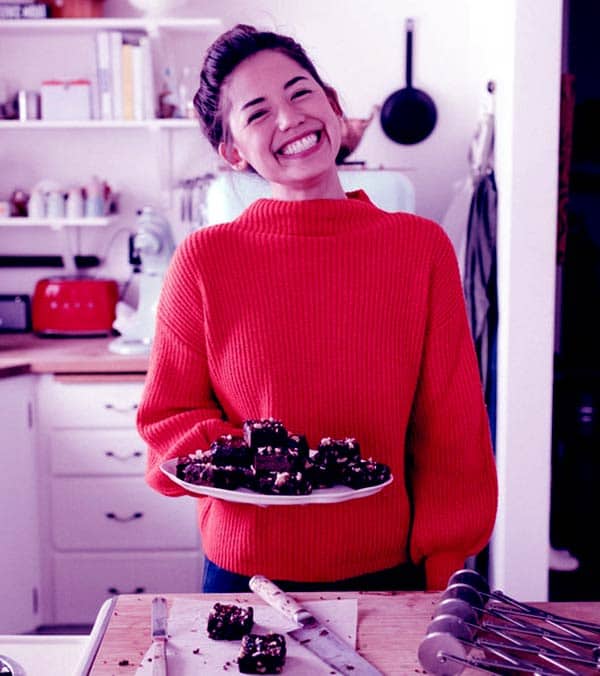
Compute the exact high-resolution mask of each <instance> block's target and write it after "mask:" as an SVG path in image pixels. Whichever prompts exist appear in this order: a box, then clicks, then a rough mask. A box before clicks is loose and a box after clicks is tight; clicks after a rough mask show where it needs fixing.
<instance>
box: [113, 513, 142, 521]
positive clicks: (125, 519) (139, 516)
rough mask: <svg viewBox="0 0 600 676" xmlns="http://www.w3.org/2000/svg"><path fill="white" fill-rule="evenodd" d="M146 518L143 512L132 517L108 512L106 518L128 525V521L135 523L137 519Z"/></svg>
mask: <svg viewBox="0 0 600 676" xmlns="http://www.w3.org/2000/svg"><path fill="white" fill-rule="evenodd" d="M143 516H144V513H143V512H134V513H133V514H131V515H130V516H119V515H118V514H115V513H114V512H107V513H106V518H107V519H113V520H114V521H119V523H127V522H128V521H135V519H141V518H142V517H143Z"/></svg>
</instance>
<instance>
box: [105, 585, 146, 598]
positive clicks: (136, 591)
mask: <svg viewBox="0 0 600 676" xmlns="http://www.w3.org/2000/svg"><path fill="white" fill-rule="evenodd" d="M106 591H107V592H108V593H109V594H113V595H115V596H116V595H118V594H143V593H144V592H145V591H146V587H136V588H135V589H133V590H132V591H129V592H121V591H119V590H118V589H117V588H116V587H109V588H108V589H107V590H106Z"/></svg>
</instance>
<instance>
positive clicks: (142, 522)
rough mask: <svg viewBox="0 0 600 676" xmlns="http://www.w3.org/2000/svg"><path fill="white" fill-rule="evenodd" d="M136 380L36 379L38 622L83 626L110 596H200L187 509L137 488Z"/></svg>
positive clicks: (141, 454)
mask: <svg viewBox="0 0 600 676" xmlns="http://www.w3.org/2000/svg"><path fill="white" fill-rule="evenodd" d="M142 378H143V376H126V375H119V374H116V375H107V376H98V375H89V376H86V375H72V376H68V375H65V376H54V375H51V374H44V375H42V376H40V378H39V381H38V385H37V396H38V406H39V420H40V433H39V437H38V438H39V452H40V456H41V460H40V464H41V467H40V471H41V473H42V476H43V482H42V483H43V485H44V490H43V491H42V494H41V498H42V508H41V519H42V524H43V527H42V530H43V537H42V556H43V576H44V584H45V588H46V589H48V590H49V594H48V595H46V601H47V606H46V608H45V610H46V615H47V619H46V622H47V623H50V624H73V623H75V624H88V623H91V622H93V620H94V617H95V614H96V613H97V611H98V609H99V608H100V606H101V604H102V602H103V601H104V600H105V599H106V598H108V597H110V596H111V595H114V594H119V593H135V592H142V591H143V592H197V591H199V589H200V584H201V572H202V552H201V546H200V541H199V535H198V529H197V524H196V510H195V507H196V501H195V500H193V499H189V498H178V499H173V498H167V497H165V496H162V495H160V494H159V493H157V492H155V491H153V490H152V489H151V488H150V487H149V486H148V485H147V484H146V482H145V480H144V469H145V464H146V446H145V443H144V442H143V440H142V439H141V438H140V437H139V436H138V435H137V432H136V428H135V418H136V411H137V406H138V402H139V399H140V396H141V392H142V387H143V380H142Z"/></svg>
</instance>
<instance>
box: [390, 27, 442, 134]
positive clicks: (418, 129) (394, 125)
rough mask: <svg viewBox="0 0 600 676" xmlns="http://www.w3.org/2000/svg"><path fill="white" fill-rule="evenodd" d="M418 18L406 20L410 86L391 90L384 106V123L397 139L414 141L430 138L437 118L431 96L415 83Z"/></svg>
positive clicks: (407, 79)
mask: <svg viewBox="0 0 600 676" xmlns="http://www.w3.org/2000/svg"><path fill="white" fill-rule="evenodd" d="M413 28H414V21H413V20H412V19H407V20H406V87H405V88H404V89H399V90H398V91H396V92H394V93H393V94H390V96H388V98H387V99H386V100H385V102H384V104H383V107H382V108H381V114H380V121H381V127H382V128H383V131H384V132H385V134H386V136H388V137H389V138H391V139H392V141H395V142H396V143H403V144H405V145H412V144H413V143H419V142H420V141H422V140H423V139H426V138H427V137H428V136H429V134H431V132H432V131H433V128H434V127H435V123H436V121H437V110H436V107H435V103H434V102H433V100H432V99H431V97H430V96H429V95H428V94H426V93H425V92H423V91H421V90H420V89H416V88H415V87H413V86H412V37H413Z"/></svg>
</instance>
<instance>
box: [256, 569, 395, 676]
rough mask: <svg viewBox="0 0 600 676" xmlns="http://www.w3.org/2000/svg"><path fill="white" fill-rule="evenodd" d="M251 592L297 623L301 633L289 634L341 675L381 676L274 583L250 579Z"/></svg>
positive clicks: (294, 631)
mask: <svg viewBox="0 0 600 676" xmlns="http://www.w3.org/2000/svg"><path fill="white" fill-rule="evenodd" d="M249 586H250V589H251V590H252V591H253V592H254V593H255V594H258V596H260V597H261V598H262V599H263V600H264V601H266V602H267V603H268V604H269V605H270V606H271V607H273V608H275V609H276V610H278V611H279V612H280V613H281V614H282V615H285V616H286V617H287V618H288V619H290V620H293V621H294V622H296V623H297V624H298V625H299V627H298V629H292V630H291V631H288V632H286V633H287V635H288V636H290V637H291V638H293V639H294V640H295V641H297V642H298V643H300V644H301V645H303V646H304V647H305V648H307V649H308V650H310V651H311V652H312V653H314V654H315V655H316V656H317V657H318V658H319V659H321V660H322V661H323V662H325V664H327V665H328V666H330V667H333V668H334V669H335V670H336V671H338V672H339V673H340V674H349V675H350V674H351V675H352V676H382V675H381V672H380V671H378V670H377V669H376V668H375V667H374V666H373V665H372V664H370V663H369V662H367V660H366V659H365V658H364V657H362V656H361V655H359V654H358V653H357V652H356V651H355V650H353V649H352V648H350V646H349V645H348V644H347V643H345V642H344V641H343V640H342V639H341V638H340V637H339V636H337V635H336V634H335V633H334V632H333V631H332V630H331V629H330V628H329V627H326V626H325V625H324V624H322V623H321V622H319V620H317V619H316V618H315V617H314V616H313V615H311V613H310V612H309V611H308V610H306V609H305V608H303V607H302V606H301V605H300V604H299V603H298V602H297V601H296V600H295V599H293V598H292V597H291V596H288V595H287V594H286V593H285V592H284V591H283V590H281V589H280V588H279V587H278V586H277V585H276V584H275V583H274V582H271V580H269V579H267V578H266V577H264V576H263V575H254V577H252V578H250V582H249Z"/></svg>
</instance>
